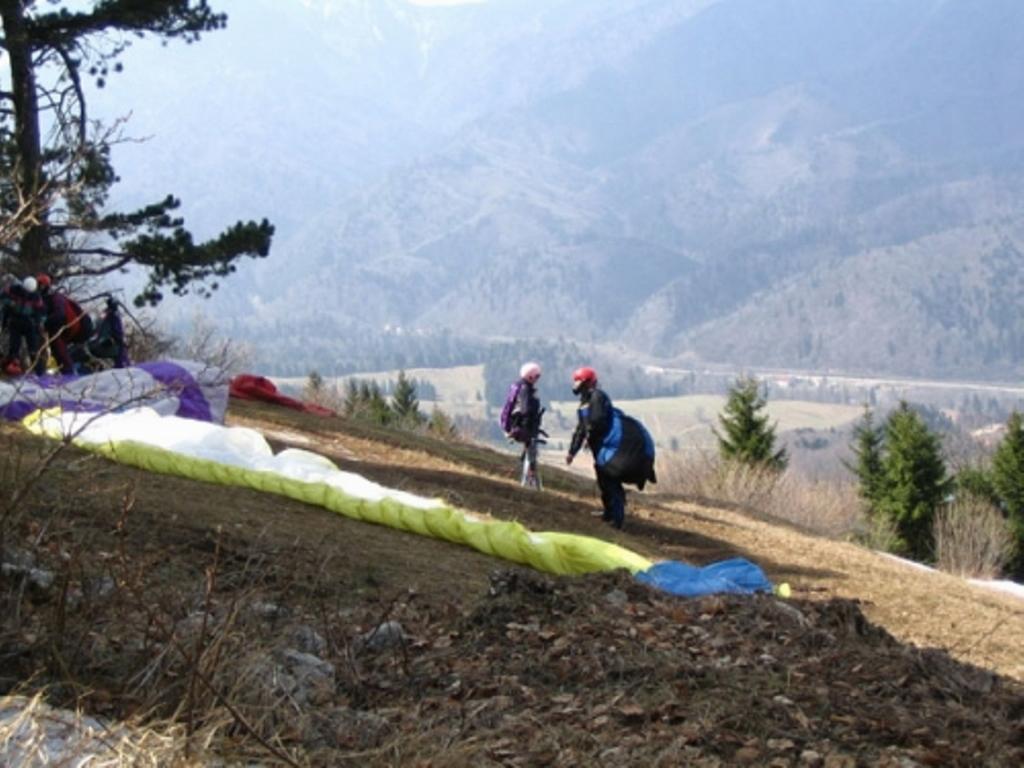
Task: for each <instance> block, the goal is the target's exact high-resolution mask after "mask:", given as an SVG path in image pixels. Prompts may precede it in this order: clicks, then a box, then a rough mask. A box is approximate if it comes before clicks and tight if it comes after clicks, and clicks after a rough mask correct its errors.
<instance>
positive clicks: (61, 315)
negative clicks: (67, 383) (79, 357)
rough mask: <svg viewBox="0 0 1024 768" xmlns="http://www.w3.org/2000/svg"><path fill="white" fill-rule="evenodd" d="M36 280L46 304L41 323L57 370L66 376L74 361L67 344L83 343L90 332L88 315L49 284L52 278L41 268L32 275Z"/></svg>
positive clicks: (73, 370) (51, 283)
mask: <svg viewBox="0 0 1024 768" xmlns="http://www.w3.org/2000/svg"><path fill="white" fill-rule="evenodd" d="M36 284H37V285H38V286H39V293H40V295H41V296H42V298H43V304H44V305H45V307H46V317H45V320H44V322H43V327H44V329H45V330H46V336H47V339H48V340H49V345H50V352H51V353H52V354H53V357H54V359H55V360H56V361H57V364H58V365H60V372H61V373H62V374H64V375H65V376H70V375H71V374H73V373H74V372H75V365H74V362H73V361H72V359H71V354H70V352H69V351H68V344H76V343H84V342H85V341H86V340H87V339H88V338H89V336H90V335H91V334H92V319H91V318H90V317H89V315H88V314H87V313H86V312H85V311H84V310H83V309H82V308H81V307H80V306H79V305H78V303H77V302H75V301H73V300H72V299H71V298H70V297H69V296H67V295H66V294H64V293H62V292H61V291H58V290H57V289H56V288H54V287H53V280H52V279H51V278H50V276H49V275H47V274H46V273H45V272H40V273H39V274H38V275H36Z"/></svg>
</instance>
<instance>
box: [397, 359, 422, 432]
mask: <svg viewBox="0 0 1024 768" xmlns="http://www.w3.org/2000/svg"><path fill="white" fill-rule="evenodd" d="M391 410H393V411H394V412H395V416H396V418H397V420H398V422H399V423H400V424H402V425H404V426H409V427H415V426H419V425H420V424H422V423H423V421H424V416H423V414H421V413H420V401H419V400H418V399H417V397H416V382H415V381H412V380H411V379H409V377H408V376H406V375H405V371H399V372H398V381H397V382H396V383H395V389H394V391H393V392H392V393H391Z"/></svg>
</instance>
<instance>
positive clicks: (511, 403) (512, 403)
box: [498, 379, 524, 439]
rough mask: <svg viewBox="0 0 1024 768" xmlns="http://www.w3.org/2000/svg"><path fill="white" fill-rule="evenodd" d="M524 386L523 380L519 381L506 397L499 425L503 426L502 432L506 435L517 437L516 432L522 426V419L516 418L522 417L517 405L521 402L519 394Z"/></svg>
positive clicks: (510, 387)
mask: <svg viewBox="0 0 1024 768" xmlns="http://www.w3.org/2000/svg"><path fill="white" fill-rule="evenodd" d="M523 386H524V384H523V380H522V379H518V380H516V381H514V382H512V384H511V385H510V386H509V388H508V394H506V395H505V404H504V405H503V406H502V407H501V416H499V417H498V424H499V425H500V426H501V431H502V432H504V433H505V434H506V435H508V434H511V435H512V436H513V437H515V432H516V430H517V428H518V427H519V426H520V424H519V422H520V421H521V419H517V418H515V417H516V416H521V414H519V413H518V412H517V411H516V410H515V408H516V403H517V402H518V400H519V392H520V391H521V390H522V388H523ZM517 439H518V438H517Z"/></svg>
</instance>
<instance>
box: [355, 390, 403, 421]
mask: <svg viewBox="0 0 1024 768" xmlns="http://www.w3.org/2000/svg"><path fill="white" fill-rule="evenodd" d="M362 391H363V390H362V388H360V395H361V394H362ZM367 392H368V396H367V398H366V404H367V406H368V408H367V412H368V415H369V416H370V418H371V419H372V420H373V421H375V422H377V423H378V424H382V425H387V424H391V423H392V422H393V421H394V420H395V412H394V411H393V410H391V406H389V405H388V400H387V398H386V397H384V392H383V391H382V390H381V388H380V384H378V383H377V382H376V381H372V382H370V383H369V385H368V386H367Z"/></svg>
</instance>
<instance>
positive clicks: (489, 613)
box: [0, 401, 1024, 766]
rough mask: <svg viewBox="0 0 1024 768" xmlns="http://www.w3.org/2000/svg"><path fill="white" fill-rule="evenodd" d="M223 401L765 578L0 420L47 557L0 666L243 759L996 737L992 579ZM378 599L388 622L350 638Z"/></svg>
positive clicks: (707, 758) (537, 516)
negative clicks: (588, 548)
mask: <svg viewBox="0 0 1024 768" xmlns="http://www.w3.org/2000/svg"><path fill="white" fill-rule="evenodd" d="M794 418H795V415H794ZM229 423H231V424H235V425H244V426H248V427H252V428H255V429H258V430H260V431H262V432H263V433H264V434H266V435H267V437H268V439H269V440H270V442H271V444H272V445H273V446H274V447H275V448H277V449H280V448H283V447H286V446H294V447H301V448H305V449H312V450H316V451H317V452H319V453H322V454H324V455H327V456H329V457H330V458H331V459H332V460H334V461H335V463H336V464H337V465H338V466H339V467H340V468H341V469H344V470H349V471H353V472H357V473H359V474H361V475H364V476H366V477H368V478H370V479H372V480H375V481H377V482H380V483H383V484H386V485H388V486H391V487H397V488H401V489H403V490H407V491H411V492H414V493H418V494H422V495H427V496H440V497H443V498H446V499H447V500H448V501H449V502H451V503H453V504H456V505H458V506H460V507H462V508H464V509H467V510H469V511H471V512H473V513H474V514H478V515H490V516H492V517H495V518H501V519H515V520H519V521H520V522H522V523H523V524H524V525H526V526H528V527H530V528H532V529H535V530H562V531H571V532H577V533H582V534H586V535H590V536H596V537H600V538H610V539H612V540H614V541H616V542H617V543H619V544H622V545H623V546H626V547H629V548H631V549H633V550H636V551H639V552H641V553H644V554H646V555H648V556H650V557H652V558H654V559H662V558H670V559H677V560H684V561H687V562H690V563H695V564H703V563H708V562H712V561H717V560H721V559H723V558H727V557H731V556H743V557H747V558H749V559H752V560H754V561H755V562H758V563H759V564H761V565H762V566H763V567H764V568H765V570H766V572H767V573H768V575H769V576H770V578H772V579H773V580H774V581H775V582H783V581H785V582H788V583H790V584H791V585H792V588H793V598H792V599H790V600H785V601H783V600H780V599H776V598H774V597H770V596H760V597H709V598H701V599H692V600H686V599H679V598H671V597H668V596H666V595H664V594H661V593H657V592H653V591H651V590H650V589H648V588H646V587H643V586H641V585H639V584H638V583H636V582H635V581H634V580H632V579H631V578H629V577H628V576H627V575H625V574H603V575H597V576H592V577H587V578H554V577H547V576H543V575H539V574H535V573H531V572H527V571H525V570H523V569H521V568H518V567H514V566H510V565H508V564H507V563H501V562H496V561H494V560H491V559H489V558H486V557H484V556H482V555H480V554H478V553H476V552H474V551H471V550H468V549H464V548H460V547H456V546H452V545H448V544H445V543H442V542H439V541H435V540H432V539H429V538H422V537H418V536H413V535H410V534H405V533H398V532H395V531H392V530H390V529H387V528H381V527H375V526H370V525H365V524H361V523H357V522H354V521H351V520H347V519H345V518H342V517H338V516H336V515H334V514H332V513H329V512H327V511H325V510H323V509H320V508H317V507H311V506H307V505H304V504H300V503H297V502H294V501H290V500H288V499H285V498H281V497H276V496H266V495H261V494H259V493H256V492H252V491H248V490H243V489H238V488H229V487H224V486H217V485H204V484H199V483H195V482H192V481H189V480H185V479H182V478H175V477H168V476H154V475H151V474H147V473H146V472H143V471H141V470H137V469H132V468H128V467H124V466H120V465H116V464H112V463H110V462H108V461H107V460H105V459H102V458H100V457H98V456H96V455H86V454H82V453H80V452H78V451H77V450H74V449H67V450H64V451H61V452H58V453H57V454H55V455H53V456H52V457H50V458H47V455H48V454H47V451H48V450H49V449H50V448H51V446H50V445H49V444H46V443H42V442H40V441H37V440H36V439H34V438H30V437H29V436H28V435H27V434H26V433H24V432H23V431H21V430H20V429H18V428H16V427H12V426H0V441H2V446H3V453H2V455H3V456H4V457H5V459H4V463H3V473H4V474H3V479H4V484H5V487H6V488H12V487H14V488H24V489H25V490H27V491H28V493H27V494H26V495H25V496H24V497H23V498H22V499H21V500H20V502H19V504H18V506H17V507H16V508H15V509H10V508H5V509H6V512H5V516H4V518H3V528H2V530H3V533H4V539H3V546H4V548H5V552H9V551H10V550H11V549H14V550H17V551H18V552H20V553H22V556H23V557H31V558H32V563H33V566H34V567H35V568H36V569H38V570H45V571H48V572H50V573H52V574H54V575H55V579H54V585H55V586H51V587H44V586H40V585H35V586H33V585H32V584H30V583H29V581H28V578H27V577H26V576H25V575H24V572H15V571H13V570H9V569H5V570H4V572H3V574H2V575H0V598H2V600H3V604H2V605H0V608H2V615H3V617H4V618H3V620H2V624H0V655H2V657H3V658H4V664H3V665H2V667H0V670H2V671H0V686H2V689H0V690H2V691H3V692H10V691H13V690H21V691H27V692H32V691H35V690H40V689H43V690H46V691H47V695H48V697H49V698H50V700H51V701H53V702H55V703H58V704H63V705H74V706H79V707H81V708H82V709H83V710H84V711H86V712H88V713H92V714H98V715H103V716H107V717H113V718H117V719H124V718H132V717H143V716H144V717H145V720H146V722H149V723H151V724H155V725H156V726H158V727H160V728H164V729H166V732H167V733H168V734H171V735H172V736H173V738H174V739H177V740H178V741H177V742H175V743H177V744H178V745H179V746H180V747H182V749H184V745H185V744H186V743H187V744H188V745H190V749H191V753H190V754H191V755H192V758H190V759H192V760H195V759H196V756H197V755H200V754H204V753H207V752H208V751H209V750H213V751H216V752H218V753H219V754H221V755H224V756H227V757H228V758H229V759H234V760H239V761H242V762H253V761H256V762H259V763H261V764H264V765H303V766H304V765H324V766H326V765H371V766H372V765H395V764H403V765H405V764H428V763H433V764H445V765H470V764H473V765H539V764H559V765H583V764H587V765H593V764H594V763H595V762H596V763H601V762H602V761H607V760H611V759H614V760H615V762H616V763H617V764H622V765H637V766H639V765H645V766H646V765H659V764H661V765H669V764H679V763H680V762H684V763H689V764H693V765H719V764H737V763H741V762H742V763H747V764H769V763H771V764H777V765H783V764H785V765H795V764H797V763H798V762H802V763H804V764H821V763H822V762H824V761H827V762H826V764H829V765H851V766H852V765H855V764H872V765H874V764H893V765H897V764H907V761H909V760H913V761H916V762H918V763H924V764H949V765H957V764H960V765H968V764H970V765H980V764H989V765H1011V764H1016V763H1019V762H1020V760H1021V758H1022V757H1024V753H1022V748H1021V744H1022V741H1021V736H1022V732H1021V730H1020V723H1019V718H1020V713H1021V711H1022V707H1024V685H1022V681H1024V666H1022V658H1024V656H1022V654H1021V641H1020V638H1021V637H1024V611H1022V610H1021V604H1020V602H1019V601H1018V600H1017V599H1015V598H1013V597H1010V596H1007V595H1003V594H1000V593H997V592H993V591H989V590H986V589H982V588H980V587H976V586H972V585H970V584H968V583H966V582H964V581H962V580H960V579H957V578H953V577H950V576H946V575H943V574H937V573H932V572H926V571H921V570H919V569H915V568H912V567H909V566H907V565H905V564H903V563H900V562H896V561H893V560H891V559H889V558H886V557H883V556H881V555H878V554H875V553H872V552H868V551H865V550H862V549H860V548H858V547H856V546H853V545H850V544H846V543H840V542H834V541H829V540H826V539H822V538H818V537H814V536H809V535H806V534H803V533H799V532H796V531H794V530H791V529H789V528H786V527H780V526H777V525H771V524H768V523H766V522H764V521H761V520H757V519H755V518H752V517H751V516H749V515H748V514H746V513H743V512H742V511H739V510H736V509H731V510H727V509H721V508H716V507H714V506H708V505H707V504H698V503H695V502H693V501H692V500H689V501H688V500H686V499H685V498H681V497H673V496H667V495H657V494H651V493H645V494H632V495H631V496H630V515H629V517H628V519H627V525H626V530H625V531H624V532H621V533H618V532H614V531H611V530H609V529H607V528H606V527H605V526H603V525H602V524H601V523H600V521H599V520H596V519H595V518H593V517H592V516H591V515H590V514H589V512H590V510H592V509H594V507H595V506H596V504H597V500H596V497H595V492H594V488H593V484H592V481H591V480H590V479H589V478H580V477H578V476H575V475H571V474H567V473H564V472H561V471H559V470H556V469H554V468H548V469H546V470H545V479H546V481H547V488H548V490H546V491H545V492H543V493H536V492H527V491H525V490H523V489H521V488H520V487H519V486H518V485H517V484H516V482H515V481H514V479H513V476H514V473H515V467H514V462H512V461H510V459H509V457H508V456H506V455H503V454H501V453H498V452H495V451H489V450H487V449H482V448H479V447H475V446H472V445H468V444H465V443H460V442H444V441H437V440H433V439H431V438H427V437H424V436H420V435H413V434H408V433H401V432H393V431H389V430H382V429H377V428H373V427H369V426H366V425H361V424H355V423H351V422H348V421H346V420H344V419H341V418H320V417H315V416H311V415H307V414H302V413H296V412H292V411H287V410H282V409H278V408H274V407H270V406H262V405H254V404H245V403H238V402H235V401H232V404H231V408H230V410H229ZM41 460H42V461H44V462H45V464H40V463H39V462H40V461H41ZM34 467H43V471H42V474H41V475H39V476H40V477H41V482H38V483H35V484H34V485H33V484H31V479H32V477H33V472H32V469H33V468H34ZM6 559H7V556H6V555H5V560H6ZM19 573H20V574H21V575H18V574H19ZM388 622H397V623H398V624H400V625H401V631H400V634H399V635H395V636H392V635H385V634H383V633H382V634H381V635H380V638H378V639H377V640H374V638H375V637H376V636H377V635H376V634H374V630H375V629H379V628H381V627H383V626H385V625H386V624H387V623H388ZM396 631H397V630H396ZM386 637H390V639H384V638H386ZM309 657H313V658H314V659H316V660H318V661H319V662H326V663H327V664H329V665H330V667H329V672H328V668H327V667H324V666H317V665H316V664H314V663H313V662H311V661H310V659H309ZM310 665H312V666H310ZM304 675H305V677H304ZM175 724H176V725H175ZM187 734H192V735H193V736H192V737H191V738H189V737H187ZM0 735H2V734H0ZM169 738H170V737H169ZM207 745H209V746H207ZM184 764H190V763H189V762H188V760H185V762H184Z"/></svg>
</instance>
